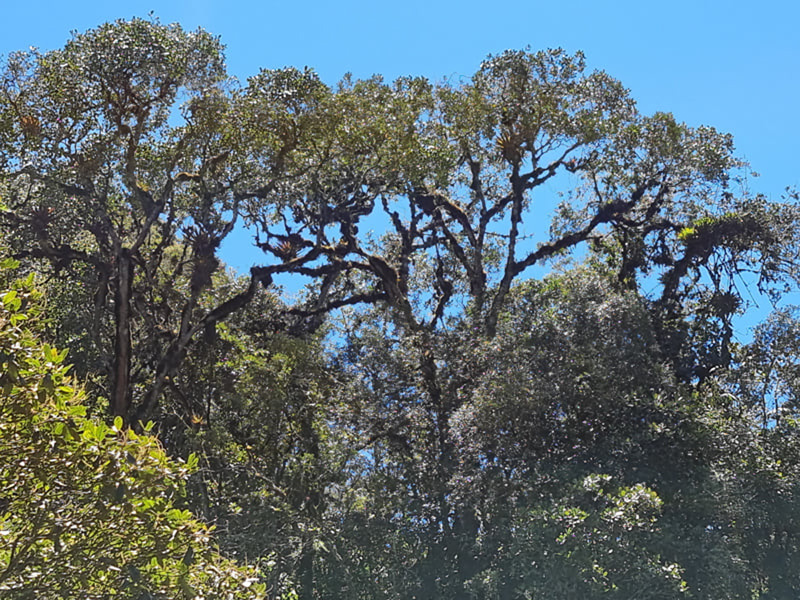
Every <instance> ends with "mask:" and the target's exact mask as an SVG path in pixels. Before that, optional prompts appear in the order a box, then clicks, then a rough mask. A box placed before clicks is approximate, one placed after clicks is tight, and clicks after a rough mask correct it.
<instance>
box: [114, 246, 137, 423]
mask: <svg viewBox="0 0 800 600" xmlns="http://www.w3.org/2000/svg"><path fill="white" fill-rule="evenodd" d="M132 286H133V260H132V258H131V255H130V252H129V251H128V250H127V249H125V248H123V249H122V250H121V251H120V252H119V254H118V255H117V281H116V286H115V287H116V290H115V302H114V319H115V332H114V371H113V377H112V390H111V406H112V410H113V413H114V416H115V417H122V418H123V419H124V418H127V416H128V409H129V408H130V404H131V390H130V376H131V290H132Z"/></svg>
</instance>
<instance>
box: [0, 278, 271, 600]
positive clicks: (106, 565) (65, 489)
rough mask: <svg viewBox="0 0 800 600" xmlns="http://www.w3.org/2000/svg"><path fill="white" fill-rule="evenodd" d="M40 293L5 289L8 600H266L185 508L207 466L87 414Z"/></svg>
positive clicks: (0, 561) (3, 514) (2, 458)
mask: <svg viewBox="0 0 800 600" xmlns="http://www.w3.org/2000/svg"><path fill="white" fill-rule="evenodd" d="M9 267H10V265H9V264H8V262H6V263H4V264H3V267H2V268H3V270H4V272H3V279H4V280H5V279H7V275H8V273H7V270H8V269H9ZM31 285H32V277H29V278H27V279H26V280H25V281H18V282H16V283H14V284H13V285H11V286H9V287H6V286H4V288H3V291H2V292H0V298H1V299H2V307H0V357H2V358H1V360H2V369H1V371H0V372H2V376H0V379H1V383H2V401H1V402H0V433H1V434H2V435H0V503H1V508H0V571H1V572H2V574H0V590H2V595H3V597H4V598H20V599H22V598H34V597H35V598H74V597H81V598H98V599H99V598H108V597H121V598H126V597H127V598H153V599H155V598H164V599H167V598H169V599H174V598H181V597H183V598H187V599H191V598H197V597H203V598H227V599H231V598H257V597H260V596H261V595H262V592H263V586H262V585H261V584H259V583H257V579H256V577H255V573H254V572H253V571H251V570H248V569H246V568H241V567H238V566H236V565H234V564H233V563H231V562H230V561H229V560H226V559H224V558H223V557H221V556H220V555H219V554H218V553H217V552H216V551H215V550H214V547H213V545H212V543H211V538H210V533H211V532H210V530H209V528H208V527H207V526H206V525H203V524H202V523H200V522H199V521H197V520H196V519H195V518H194V517H193V516H192V514H191V513H190V512H189V511H188V510H185V509H184V508H182V505H184V503H185V499H184V489H185V483H186V480H187V478H188V477H189V475H190V473H191V472H192V471H193V470H194V469H195V468H196V465H197V459H196V458H194V457H190V459H189V460H188V461H187V462H186V463H184V462H181V461H175V460H173V459H170V458H168V457H167V455H166V453H165V452H164V450H163V448H162V447H161V445H160V444H159V442H158V441H157V440H156V439H155V438H154V437H152V436H151V435H148V434H147V433H145V434H143V435H139V434H137V433H135V432H134V431H132V430H130V429H124V428H123V427H122V419H120V418H118V419H116V420H115V421H114V423H113V424H112V425H110V426H109V425H106V424H105V423H103V422H102V421H97V420H92V419H89V418H87V417H86V416H85V413H86V409H85V406H84V404H83V402H84V400H85V396H84V392H83V391H82V390H81V389H80V387H78V386H77V385H76V383H75V381H74V380H73V379H72V378H71V377H70V375H69V374H68V372H69V369H70V367H69V366H68V365H65V364H64V359H65V356H66V351H58V350H56V349H55V348H52V347H51V346H49V345H48V344H45V343H42V342H41V341H40V340H39V339H38V338H37V336H36V335H35V333H34V332H35V331H36V329H37V328H38V326H37V324H36V320H37V314H38V309H37V304H38V297H37V293H36V292H35V291H33V289H32V287H31ZM145 429H146V430H147V429H148V428H145Z"/></svg>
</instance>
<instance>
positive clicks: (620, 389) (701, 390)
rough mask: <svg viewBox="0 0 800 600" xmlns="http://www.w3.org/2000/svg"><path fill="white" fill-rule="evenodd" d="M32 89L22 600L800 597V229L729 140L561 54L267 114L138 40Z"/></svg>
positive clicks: (175, 35) (201, 69) (14, 333)
mask: <svg viewBox="0 0 800 600" xmlns="http://www.w3.org/2000/svg"><path fill="white" fill-rule="evenodd" d="M0 77H2V89H1V93H0V225H2V229H1V230H0V254H2V257H4V258H5V259H7V260H6V262H4V263H3V273H2V276H1V277H2V282H3V286H4V287H3V289H4V290H5V291H3V295H2V302H3V312H2V313H1V314H0V322H2V324H3V328H2V331H1V332H0V361H2V372H0V377H1V378H2V379H0V381H2V384H3V389H2V403H0V427H2V430H3V435H2V437H0V461H2V462H0V572H2V574H1V575H0V589H4V590H7V593H9V594H16V595H13V596H9V597H14V598H17V597H18V598H29V597H53V598H55V597H98V598H100V597H103V598H105V597H111V596H114V595H116V596H118V597H131V598H174V597H180V596H176V595H175V594H182V595H183V596H184V597H186V598H200V597H203V598H234V597H259V594H262V593H265V594H266V595H267V596H268V597H269V598H287V599H288V598H298V599H302V600H306V599H309V600H310V599H314V598H324V599H328V598H342V599H364V600H366V599H377V598H386V599H395V598H396V599H412V598H416V599H419V600H427V599H433V598H442V599H447V598H452V599H461V598H475V599H498V600H499V599H503V600H505V599H510V600H513V599H523V598H525V599H529V598H534V599H538V598H542V599H544V598H548V599H550V598H564V599H571V598H596V597H601V596H602V597H604V598H632V597H636V598H654V599H655V598H659V599H661V598H678V597H682V598H708V599H712V598H714V599H717V598H730V599H738V598H742V599H744V598H747V599H751V598H763V599H768V598H775V599H784V598H793V597H795V596H797V595H798V592H800V575H798V573H800V552H799V550H800V539H799V538H798V534H800V528H799V526H800V521H798V515H800V510H799V509H800V502H799V501H800V429H798V427H800V420H798V417H799V416H800V415H799V414H798V409H799V408H800V407H799V406H798V392H800V363H799V362H798V349H800V324H799V323H798V314H797V310H796V309H795V308H794V307H792V306H790V305H788V304H787V303H786V302H785V298H786V297H787V294H789V293H790V292H794V291H797V288H798V280H799V279H798V278H799V277H800V271H798V267H800V246H799V244H800V206H799V205H798V197H797V194H796V193H795V192H793V191H791V190H788V191H787V193H786V196H785V197H784V198H782V199H781V200H769V199H767V198H765V197H764V196H761V195H758V194H754V193H752V192H751V191H750V189H749V188H750V186H749V185H747V182H748V178H749V173H750V169H749V165H747V164H746V163H745V162H744V161H742V160H741V159H739V158H738V157H737V156H736V155H735V154H734V148H733V140H732V138H731V136H730V135H727V134H725V133H722V132H718V131H717V130H715V129H714V128H713V127H708V126H702V127H689V126H687V125H686V124H684V123H681V122H680V121H679V120H678V119H677V118H676V117H674V116H673V115H671V114H668V113H656V114H652V115H646V114H642V113H641V112H640V111H639V110H638V109H637V106H636V103H635V101H634V99H633V98H632V97H631V96H630V93H629V91H628V90H627V89H626V88H625V87H624V86H623V84H622V83H621V82H619V81H617V80H616V79H614V78H613V77H612V76H611V75H609V74H607V73H605V72H603V71H590V70H588V69H587V67H586V64H585V60H584V57H583V55H582V54H580V53H578V54H569V53H567V52H565V51H563V50H561V49H552V50H542V51H536V52H534V51H530V50H523V51H513V50H510V51H507V52H503V53H501V54H498V55H495V56H490V57H488V58H487V59H486V60H485V61H484V62H483V63H482V64H481V65H480V66H479V67H478V70H477V71H476V73H475V74H474V76H472V77H471V78H470V79H466V80H463V81H458V82H450V81H441V82H432V81H430V80H428V79H425V78H422V77H403V78H399V79H397V80H395V81H393V82H387V81H385V80H384V79H383V78H381V77H380V76H374V77H372V78H369V79H363V80H362V79H354V78H352V77H350V76H345V77H344V78H343V79H342V80H341V81H340V82H339V83H338V84H336V85H329V84H327V83H325V82H323V81H322V80H321V79H320V78H319V77H318V76H317V75H316V74H315V73H314V71H313V70H310V69H303V70H301V69H296V68H284V69H277V70H275V69H263V70H261V71H260V72H259V73H258V74H256V75H254V76H252V77H250V78H248V79H247V81H246V82H239V81H237V80H236V79H234V78H232V77H231V76H230V75H229V74H228V73H227V72H226V67H225V61H224V53H223V46H222V44H221V42H220V40H219V39H217V38H215V37H214V36H213V35H211V34H209V33H207V32H205V31H203V30H198V31H194V32H189V31H186V30H184V29H183V28H181V27H180V26H179V25H163V24H161V23H160V22H158V21H157V20H142V19H133V20H130V21H117V22H114V23H107V24H104V25H101V26H99V27H98V28H96V29H92V30H89V31H87V32H84V33H76V34H74V35H73V37H72V38H71V40H70V41H69V42H67V44H66V45H65V46H64V47H63V48H61V49H58V50H53V51H49V52H39V51H37V50H35V49H31V50H28V51H21V52H17V53H12V54H10V55H8V56H7V57H5V58H4V60H3V62H2V65H1V66H0ZM548 225H549V230H548V233H547V234H546V235H535V233H536V232H537V231H541V230H542V228H543V227H547V226H548ZM248 234H250V235H252V238H253V239H252V256H253V262H254V263H255V264H256V266H254V267H252V269H251V270H250V273H249V274H237V273H235V272H234V271H232V270H230V269H227V268H226V266H225V264H224V260H223V257H222V256H221V254H220V248H221V247H222V246H223V244H224V243H225V242H226V240H228V239H229V237H230V236H242V235H248ZM12 267H13V268H12ZM20 279H24V281H23V282H20V281H17V283H13V281H14V280H20ZM285 281H291V282H293V283H292V284H291V285H293V286H295V287H296V288H297V289H300V288H301V287H302V292H301V293H298V294H293V295H289V294H285V293H284V292H283V290H282V288H281V286H280V285H278V283H277V282H285ZM34 287H35V288H36V289H38V290H39V291H38V292H34V291H33V288H34ZM755 297H761V298H764V299H765V301H767V300H768V301H769V303H771V305H772V306H773V308H774V311H773V312H772V313H771V314H770V315H768V316H766V317H764V318H763V320H762V322H761V323H760V324H759V325H758V326H757V327H756V328H755V329H754V333H753V335H752V337H747V338H742V336H737V334H736V328H737V324H738V323H741V322H742V319H743V317H744V315H749V316H748V319H757V318H758V316H757V314H763V313H758V311H754V310H753V309H754V304H755V303H754V300H753V299H754V298H755ZM753 313H757V314H756V316H754V315H753ZM27 315H34V316H35V318H29V317H28V316H27ZM54 348H63V349H65V350H66V351H68V353H69V354H68V356H69V358H68V360H69V362H71V363H72V365H73V366H72V368H71V371H70V373H72V374H73V375H71V376H69V375H68V374H67V372H68V370H67V369H66V368H65V367H63V366H62V363H63V361H64V360H65V354H64V352H63V351H61V350H55V349H54ZM69 377H72V378H73V379H69ZM78 381H80V382H81V383H80V385H78V384H77V382H78ZM154 436H157V439H158V441H156V437H154ZM48 448H49V449H50V450H48ZM22 456H25V457H27V458H23V459H22V460H21V457H22ZM130 457H132V459H131V458H130ZM184 461H185V462H184ZM26 464H28V465H29V466H30V465H35V466H30V468H29V469H28V470H25V468H24V467H25V465H26ZM25 486H28V487H25ZM37 494H38V496H37ZM39 496H41V500H40V501H38V500H37V501H35V502H33V503H30V504H28V505H26V504H25V502H24V500H25V498H28V497H30V498H38V497H39ZM34 504H35V506H34ZM122 515H124V516H125V519H128V520H124V519H123V518H122ZM153 523H155V525H153ZM209 526H213V531H212V530H211V529H210V527H209ZM89 530H92V531H97V532H103V533H102V535H96V536H94V537H92V536H89V538H88V539H84V536H85V535H86V534H85V533H82V532H85V531H89ZM212 536H213V540H212ZM84 542H85V543H84ZM95 542H97V545H93V544H94V543H95ZM237 563H238V564H239V565H240V566H236V565H237ZM54 565H55V566H54ZM59 586H60V587H59ZM4 593H6V592H4ZM91 594H94V596H92V595H91ZM236 594H239V595H236ZM65 595H66V596H65Z"/></svg>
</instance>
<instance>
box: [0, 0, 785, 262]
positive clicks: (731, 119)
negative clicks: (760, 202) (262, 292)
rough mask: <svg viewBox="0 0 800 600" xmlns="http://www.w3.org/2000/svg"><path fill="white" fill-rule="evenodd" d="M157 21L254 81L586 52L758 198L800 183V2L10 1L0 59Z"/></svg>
mask: <svg viewBox="0 0 800 600" xmlns="http://www.w3.org/2000/svg"><path fill="white" fill-rule="evenodd" d="M150 11H154V13H155V15H156V16H157V17H159V18H160V19H161V21H162V22H165V23H169V22H174V21H178V22H180V23H181V24H182V25H183V26H184V27H185V28H189V29H194V28H196V27H203V28H205V29H207V30H208V31H210V32H212V33H214V34H216V35H219V36H221V38H222V41H223V42H224V43H225V44H226V46H227V57H228V66H229V71H230V72H231V74H233V75H235V76H236V77H239V78H240V79H242V80H244V79H245V78H246V77H247V76H248V75H251V74H254V73H256V72H257V71H258V69H259V68H260V67H268V68H275V67H283V66H287V65H293V66H297V67H303V66H310V67H312V68H314V69H316V70H317V71H318V72H319V73H320V75H321V76H322V78H323V79H324V80H325V81H327V82H328V83H335V82H336V81H337V80H338V79H339V78H340V77H341V76H342V75H343V74H344V73H345V72H347V71H351V72H352V73H353V74H354V75H355V76H357V77H366V76H369V75H372V74H373V73H382V74H383V75H384V76H386V77H387V78H390V79H391V78H394V77H396V76H399V75H425V76H427V77H430V78H432V79H440V78H442V77H458V76H464V77H468V76H470V75H471V74H472V73H473V72H474V71H475V70H476V68H477V67H478V65H479V63H480V61H481V60H482V59H483V58H484V57H485V56H486V55H487V54H489V53H496V52H500V51H502V50H505V49H507V48H523V47H525V46H530V47H531V48H532V49H534V50H536V49H540V48H546V47H555V46H561V47H563V48H565V49H567V50H569V51H576V50H583V51H584V52H585V53H586V56H587V60H588V62H589V64H590V66H591V67H592V68H597V69H604V70H606V71H608V72H609V73H610V74H611V75H613V76H615V77H617V78H618V79H620V80H621V81H622V82H623V84H624V85H625V86H627V87H628V88H630V89H631V92H632V95H633V97H634V98H636V99H637V101H638V102H639V106H640V109H641V110H642V111H643V112H645V113H652V112H654V111H668V112H672V113H674V114H675V115H676V117H677V118H678V119H679V120H682V121H686V122H687V123H689V124H691V125H700V124H705V125H712V126H714V127H717V128H718V129H720V130H722V131H726V132H730V133H732V134H733V135H734V139H735V141H736V148H737V151H738V154H739V156H740V157H742V158H744V159H746V160H748V161H749V162H750V163H751V165H752V167H753V169H754V170H755V171H757V172H759V173H760V174H761V177H759V178H758V179H754V180H753V181H752V182H751V188H752V189H753V190H754V191H760V192H763V193H765V194H766V195H768V196H769V197H772V198H775V199H777V198H779V197H780V195H781V193H782V191H783V189H784V188H785V187H786V186H799V187H800V168H798V163H800V160H799V158H800V153H798V151H797V148H796V144H797V141H798V140H800V117H798V110H797V107H798V98H800V32H798V27H800V2H797V0H762V1H761V2H745V1H742V0H729V1H721V0H713V1H704V0H691V1H690V0H673V1H672V2H659V3H656V2H646V1H642V0H639V1H631V0H618V1H614V0H606V1H605V2H602V1H600V0H594V1H592V0H577V1H572V2H554V1H552V0H549V1H547V2H543V1H540V0H528V1H518V0H506V1H504V2H498V3H496V4H495V7H494V8H489V2H486V1H482V2H477V1H474V0H464V1H461V2H454V1H451V0H447V1H437V0H426V1H421V0H407V1H405V2H402V1H401V2H397V3H391V2H385V1H383V2H382V1H380V0H377V1H373V2H366V1H356V0H347V1H339V2H333V1H331V2H322V1H317V0H307V1H306V2H296V3H292V2H288V1H286V0H284V1H282V2H272V1H270V0H262V1H260V2H259V1H252V2H250V1H245V0H227V1H225V2H221V1H211V0H194V1H189V0H170V1H158V2H157V1H155V0H149V1H124V0H121V1H118V2H115V3H113V2H99V1H94V0H73V1H72V2H55V1H41V0H28V1H25V0H9V1H8V2H6V3H5V6H4V7H3V11H2V16H3V18H2V20H0V53H2V54H5V53H7V52H9V51H12V50H17V49H23V48H26V47H28V46H38V47H39V48H41V49H43V50H47V49H52V48H57V47H60V46H61V45H63V43H64V42H65V41H66V40H67V39H68V37H69V33H70V31H71V30H77V31H84V30H86V29H89V28H91V27H94V26H96V25H98V24H99V23H102V22H104V21H109V20H114V19H118V18H130V17H133V16H141V17H146V16H147V14H148V13H149V12H150ZM225 258H226V259H227V260H228V262H231V263H234V264H236V263H237V262H238V261H237V260H235V259H233V260H232V258H233V257H225ZM253 260H258V259H257V257H253ZM250 262H251V261H250V260H244V261H243V264H241V265H240V266H244V267H246V266H247V264H249V263H250Z"/></svg>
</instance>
